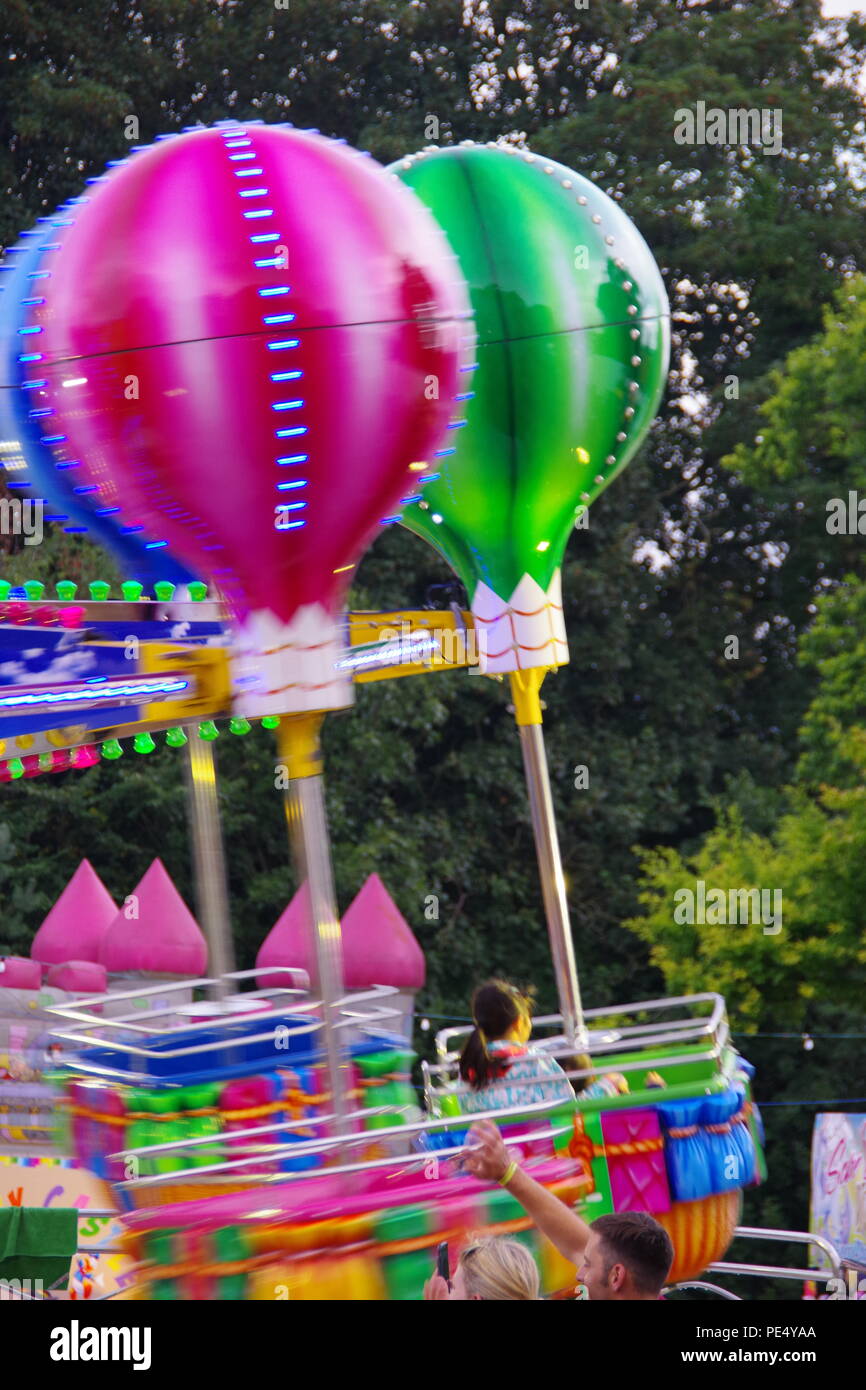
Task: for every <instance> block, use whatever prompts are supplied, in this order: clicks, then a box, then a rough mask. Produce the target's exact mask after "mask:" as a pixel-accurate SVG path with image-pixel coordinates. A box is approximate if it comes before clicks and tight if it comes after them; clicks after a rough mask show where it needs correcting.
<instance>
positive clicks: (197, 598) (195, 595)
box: [186, 579, 207, 603]
mask: <svg viewBox="0 0 866 1390" xmlns="http://www.w3.org/2000/svg"><path fill="white" fill-rule="evenodd" d="M186 587H187V588H188V589H189V596H190V598H191V599H192V601H193V603H202V602H203V601H204V599H206V598H207V585H206V584H203V583H202V581H201V580H200V579H194V580H193V581H192V583H191V584H187V586H186Z"/></svg>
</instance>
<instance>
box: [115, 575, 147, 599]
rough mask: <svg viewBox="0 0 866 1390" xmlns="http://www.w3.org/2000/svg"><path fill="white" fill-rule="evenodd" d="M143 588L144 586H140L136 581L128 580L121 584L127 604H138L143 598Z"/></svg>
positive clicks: (121, 590)
mask: <svg viewBox="0 0 866 1390" xmlns="http://www.w3.org/2000/svg"><path fill="white" fill-rule="evenodd" d="M143 588H144V585H143V584H139V583H138V581H137V580H136V579H127V580H126V581H125V582H124V583H123V584H121V586H120V592H121V593H122V594H123V597H124V598H125V599H126V601H127V603H137V602H138V600H139V599H140V598H141V591H142V589H143Z"/></svg>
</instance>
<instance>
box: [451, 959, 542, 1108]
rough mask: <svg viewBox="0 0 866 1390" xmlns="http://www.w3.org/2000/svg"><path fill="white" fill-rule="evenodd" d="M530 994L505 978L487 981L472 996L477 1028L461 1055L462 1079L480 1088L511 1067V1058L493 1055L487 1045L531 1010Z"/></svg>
mask: <svg viewBox="0 0 866 1390" xmlns="http://www.w3.org/2000/svg"><path fill="white" fill-rule="evenodd" d="M530 1009H531V1003H530V1000H529V997H528V996H527V995H525V994H521V993H520V991H519V990H517V989H515V988H514V986H513V985H510V984H508V982H507V981H506V980H488V981H487V983H486V984H483V985H479V986H478V989H476V991H475V993H474V994H473V996H472V1019H473V1022H474V1024H475V1027H474V1028H473V1029H472V1032H471V1033H470V1034H469V1037H468V1039H467V1041H466V1045H465V1047H464V1048H463V1051H462V1052H461V1054H460V1079H461V1081H466V1082H468V1084H469V1085H470V1086H471V1088H472V1090H473V1091H480V1090H482V1089H483V1087H485V1086H488V1085H489V1084H490V1082H491V1081H495V1080H497V1079H498V1078H499V1077H500V1076H503V1075H504V1073H505V1072H506V1071H507V1070H508V1061H507V1060H506V1059H500V1058H497V1057H491V1056H490V1053H489V1052H488V1050H487V1044H488V1043H490V1042H497V1041H498V1040H499V1039H500V1038H504V1037H505V1034H506V1033H507V1032H508V1031H509V1029H511V1028H513V1027H514V1025H515V1023H516V1022H517V1020H518V1019H519V1018H520V1017H521V1015H526V1014H528V1013H529V1012H530Z"/></svg>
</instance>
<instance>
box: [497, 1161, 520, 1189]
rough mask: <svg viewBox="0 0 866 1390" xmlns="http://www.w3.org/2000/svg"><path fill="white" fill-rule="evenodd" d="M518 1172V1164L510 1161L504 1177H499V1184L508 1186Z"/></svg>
mask: <svg viewBox="0 0 866 1390" xmlns="http://www.w3.org/2000/svg"><path fill="white" fill-rule="evenodd" d="M516 1172H517V1164H516V1163H515V1162H514V1161H513V1160H512V1162H511V1163H509V1165H508V1167H507V1168H506V1170H505V1172H504V1173H503V1174H502V1177H501V1178H500V1179H499V1186H500V1187H507V1186H508V1184H509V1183H510V1182H511V1179H512V1178H513V1177H514V1174H515V1173H516Z"/></svg>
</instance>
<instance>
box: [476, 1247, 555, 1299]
mask: <svg viewBox="0 0 866 1390" xmlns="http://www.w3.org/2000/svg"><path fill="white" fill-rule="evenodd" d="M458 1264H459V1268H460V1269H461V1270H462V1272H463V1282H464V1284H465V1285H466V1292H467V1294H468V1295H469V1297H470V1298H473V1297H474V1298H482V1299H484V1300H485V1301H487V1302H497V1301H498V1302H502V1301H503V1300H505V1299H510V1300H515V1299H518V1300H523V1301H528V1302H531V1303H535V1302H536V1301H537V1300H538V1297H539V1278H538V1266H537V1265H536V1263H535V1260H534V1259H533V1258H532V1256H531V1254H530V1253H529V1251H528V1250H527V1249H526V1246H525V1245H521V1244H520V1242H519V1241H517V1240H506V1239H504V1238H503V1237H502V1236H488V1237H486V1238H485V1239H484V1240H479V1241H477V1242H476V1243H475V1245H470V1246H469V1248H468V1250H464V1251H463V1253H462V1255H461V1256H460V1259H459V1262H458Z"/></svg>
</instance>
